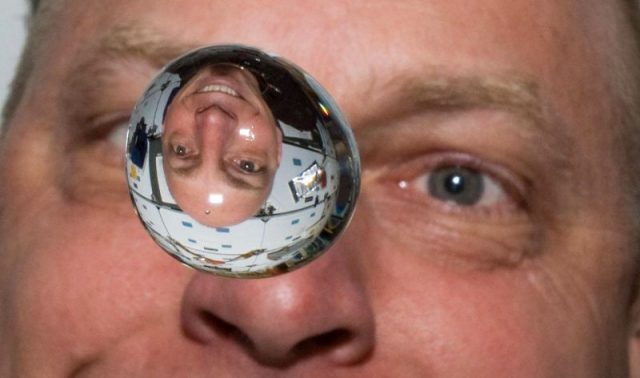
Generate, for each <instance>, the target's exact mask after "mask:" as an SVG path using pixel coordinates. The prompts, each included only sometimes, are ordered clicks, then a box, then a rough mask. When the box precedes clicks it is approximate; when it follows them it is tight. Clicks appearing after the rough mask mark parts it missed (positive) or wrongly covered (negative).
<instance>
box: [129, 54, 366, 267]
mask: <svg viewBox="0 0 640 378" xmlns="http://www.w3.org/2000/svg"><path fill="white" fill-rule="evenodd" d="M127 143H128V144H127V156H126V158H127V177H128V183H129V188H130V192H131V196H132V199H133V201H134V205H135V207H136V209H137V212H138V215H139V217H140V219H141V220H142V222H143V224H144V225H145V227H146V229H147V230H148V231H149V232H150V234H151V235H152V237H153V238H154V239H155V240H156V241H157V242H158V243H159V244H160V245H161V246H162V247H163V248H164V249H165V250H166V251H167V252H169V253H170V254H171V255H173V256H174V257H176V258H177V259H179V260H180V261H182V262H184V263H186V264H187V265H189V266H192V267H194V268H197V269H200V270H204V271H208V272H212V273H217V274H222V275H229V276H237V277H261V276H270V275H273V274H277V273H281V272H286V271H289V270H291V269H294V268H296V267H298V266H301V265H303V264H305V263H307V262H309V261H310V260H311V259H313V258H314V257H316V256H317V255H319V254H320V253H321V252H323V251H324V250H325V249H326V248H327V247H328V245H329V244H330V243H331V242H332V241H333V240H334V239H335V238H336V237H337V236H338V234H339V233H340V232H341V231H342V229H343V228H344V227H345V226H346V224H347V222H348V220H349V218H350V216H351V213H352V211H353V208H354V204H355V200H356V197H357V192H358V188H359V159H358V156H357V151H356V147H355V143H354V141H353V137H352V135H351V132H350V130H349V127H348V125H347V123H346V121H345V120H344V118H343V117H342V116H341V115H340V113H339V111H338V109H337V108H336V107H335V105H334V104H333V102H332V100H331V99H330V98H329V96H328V95H327V94H326V92H324V91H323V90H322V89H321V88H320V87H319V85H318V84H317V83H316V82H315V81H314V80H313V79H311V78H310V77H309V76H308V75H307V74H305V73H304V72H302V71H301V70H299V69H297V68H295V67H294V66H292V65H291V64H289V63H287V62H285V61H283V60H282V59H279V58H275V57H272V56H269V55H266V54H264V53H262V52H260V51H258V50H255V49H251V48H246V47H241V46H212V47H206V48H203V49H199V50H196V51H193V52H191V53H189V54H187V55H185V56H183V57H181V58H179V59H177V60H175V61H174V62H173V63H171V64H169V65H168V66H167V67H166V68H165V69H164V70H163V71H162V72H161V73H160V74H159V75H158V76H157V77H156V78H155V80H154V81H153V82H152V83H151V85H150V86H149V88H148V89H147V90H146V92H145V93H144V95H143V97H142V98H141V99H140V101H139V102H138V104H137V105H136V108H135V110H134V113H133V115H132V118H131V121H130V127H129V135H128V142H127Z"/></svg>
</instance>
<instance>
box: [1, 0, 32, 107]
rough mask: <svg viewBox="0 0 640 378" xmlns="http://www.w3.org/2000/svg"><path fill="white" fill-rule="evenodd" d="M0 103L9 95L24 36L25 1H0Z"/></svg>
mask: <svg viewBox="0 0 640 378" xmlns="http://www.w3.org/2000/svg"><path fill="white" fill-rule="evenodd" d="M0 1H1V3H0V51H2V54H0V103H1V104H2V105H4V102H5V100H6V98H7V93H9V84H10V83H11V79H12V78H13V72H14V71H15V68H16V64H17V63H18V56H19V55H20V50H21V49H22V46H23V44H24V38H25V35H26V33H25V32H26V30H25V23H24V20H25V16H26V14H27V9H28V8H27V0H0Z"/></svg>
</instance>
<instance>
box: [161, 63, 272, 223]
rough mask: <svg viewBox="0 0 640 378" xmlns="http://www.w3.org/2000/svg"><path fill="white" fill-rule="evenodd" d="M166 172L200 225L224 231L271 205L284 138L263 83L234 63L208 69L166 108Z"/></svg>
mask: <svg viewBox="0 0 640 378" xmlns="http://www.w3.org/2000/svg"><path fill="white" fill-rule="evenodd" d="M164 127H165V129H164V135H163V137H162V153H163V157H164V159H163V168H164V171H165V175H166V180H167V184H168V187H169V190H170V192H171V194H172V196H173V197H174V198H175V200H176V202H177V204H178V205H179V206H180V208H182V210H183V211H185V212H186V213H188V214H189V215H190V216H191V217H192V218H193V219H195V220H196V221H198V222H200V223H201V224H204V225H208V226H213V227H223V226H230V225H234V224H237V223H239V222H241V221H243V220H245V219H247V218H249V217H251V216H253V215H255V214H257V213H258V210H259V209H260V207H261V206H262V205H263V203H264V202H265V200H266V199H267V197H268V195H269V193H270V191H271V187H272V184H273V178H274V175H275V172H276V169H277V168H278V165H279V161H280V156H281V153H282V133H281V131H280V130H279V128H278V127H277V126H276V121H275V119H274V117H273V115H272V114H271V111H270V110H269V107H268V106H267V104H266V103H265V101H264V100H263V98H262V96H261V94H260V88H259V85H258V82H257V80H256V78H255V77H254V76H253V75H252V74H251V73H249V72H248V71H247V70H244V69H241V68H240V67H238V66H234V65H230V64H216V65H211V66H207V67H205V68H203V69H201V70H200V71H199V72H198V73H197V74H196V75H195V76H194V77H193V78H192V79H191V80H190V81H189V82H188V83H187V84H186V85H185V86H183V87H182V88H181V89H180V91H179V92H178V93H177V95H176V97H175V99H174V100H173V102H172V103H171V105H170V106H169V107H168V109H167V113H166V118H165V124H164Z"/></svg>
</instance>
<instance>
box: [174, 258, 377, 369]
mask: <svg viewBox="0 0 640 378" xmlns="http://www.w3.org/2000/svg"><path fill="white" fill-rule="evenodd" d="M345 258H346V257H344V256H341V255H340V254H339V253H338V251H335V250H332V251H329V252H327V253H326V255H325V256H322V257H321V258H319V259H318V260H317V261H315V262H314V263H312V264H310V265H308V266H306V267H304V268H301V269H299V270H297V271H294V272H291V273H287V274H284V275H281V276H277V277H273V278H266V279H256V280H238V279H228V278H221V277H215V276H211V275H207V274H204V273H198V274H197V275H196V276H195V277H194V278H193V280H192V281H191V282H190V284H189V285H188V287H187V289H186V292H185V296H184V299H183V308H182V321H183V327H184V329H185V332H186V334H187V335H188V336H189V337H191V338H193V339H194V340H196V341H198V342H200V343H202V344H203V345H208V346H212V347H213V348H214V349H215V348H219V347H221V346H223V345H224V343H234V344H236V345H237V346H240V347H241V348H242V349H243V350H244V351H246V352H247V353H249V354H250V355H251V356H252V357H253V358H254V359H255V360H256V361H257V362H258V363H260V364H263V365H270V366H288V365H292V364H295V363H297V362H299V361H301V360H304V359H310V358H325V359H327V360H328V361H330V362H331V363H334V364H336V365H351V364H355V363H357V362H360V361H362V360H364V359H365V358H366V357H367V356H368V355H369V354H370V352H371V351H372V349H373V345H374V333H375V329H374V319H373V314H372V311H371V308H370V306H369V301H368V299H367V296H366V292H365V290H364V286H363V282H362V280H361V279H359V277H358V274H357V272H356V271H354V270H353V269H351V267H350V266H349V265H348V264H345V263H344V260H345Z"/></svg>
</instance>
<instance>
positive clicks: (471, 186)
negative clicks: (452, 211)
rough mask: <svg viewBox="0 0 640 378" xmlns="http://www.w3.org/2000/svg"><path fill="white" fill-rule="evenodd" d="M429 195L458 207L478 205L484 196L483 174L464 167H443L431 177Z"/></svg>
mask: <svg viewBox="0 0 640 378" xmlns="http://www.w3.org/2000/svg"><path fill="white" fill-rule="evenodd" d="M429 193H430V194H431V195H432V196H433V197H435V198H438V199H440V200H443V201H447V202H454V203H456V204H458V205H463V206H471V205H475V204H477V203H478V202H479V201H480V199H481V198H482V195H483V194H484V181H483V177H482V174H481V173H479V172H478V171H476V170H473V169H470V168H464V167H441V168H438V169H436V170H435V171H434V172H433V173H432V174H431V175H430V176H429Z"/></svg>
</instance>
